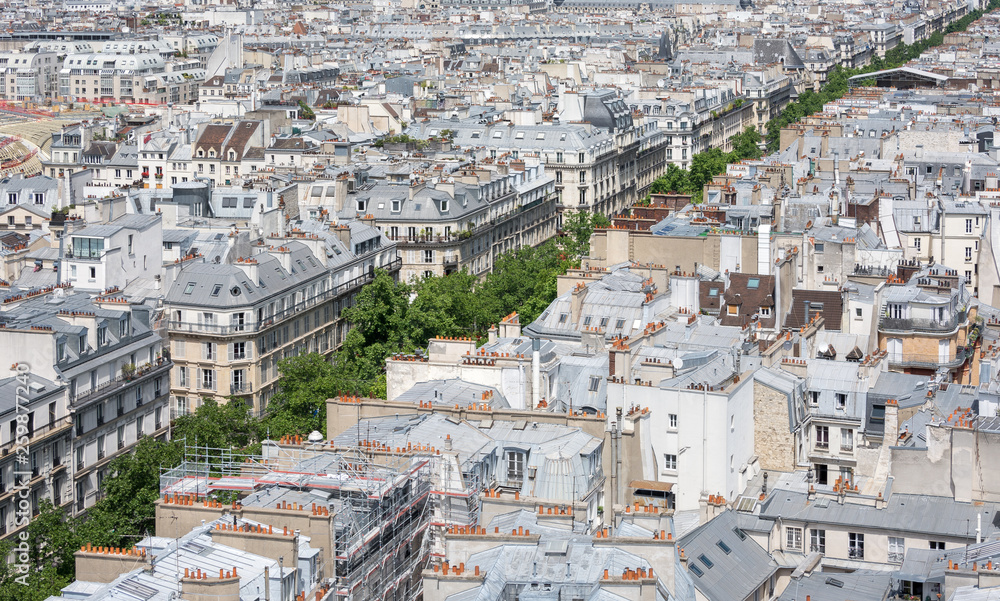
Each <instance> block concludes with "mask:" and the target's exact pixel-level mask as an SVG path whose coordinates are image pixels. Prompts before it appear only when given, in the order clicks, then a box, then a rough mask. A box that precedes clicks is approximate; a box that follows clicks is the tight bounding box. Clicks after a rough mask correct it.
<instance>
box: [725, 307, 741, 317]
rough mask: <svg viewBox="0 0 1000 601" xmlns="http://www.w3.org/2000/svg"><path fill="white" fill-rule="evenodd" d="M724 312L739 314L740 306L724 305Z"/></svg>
mask: <svg viewBox="0 0 1000 601" xmlns="http://www.w3.org/2000/svg"><path fill="white" fill-rule="evenodd" d="M726 312H727V313H728V314H729V315H739V314H740V306H739V305H726Z"/></svg>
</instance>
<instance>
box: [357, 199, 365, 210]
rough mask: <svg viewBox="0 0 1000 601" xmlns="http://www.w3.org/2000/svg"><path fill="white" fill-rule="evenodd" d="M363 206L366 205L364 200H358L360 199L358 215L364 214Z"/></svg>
mask: <svg viewBox="0 0 1000 601" xmlns="http://www.w3.org/2000/svg"><path fill="white" fill-rule="evenodd" d="M365 204H366V203H365V200H364V199H360V198H359V199H358V212H359V213H364V212H365Z"/></svg>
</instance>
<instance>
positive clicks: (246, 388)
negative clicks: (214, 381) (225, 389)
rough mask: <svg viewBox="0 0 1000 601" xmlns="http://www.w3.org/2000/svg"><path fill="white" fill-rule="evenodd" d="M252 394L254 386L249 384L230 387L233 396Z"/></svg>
mask: <svg viewBox="0 0 1000 601" xmlns="http://www.w3.org/2000/svg"><path fill="white" fill-rule="evenodd" d="M252 393H253V384H250V383H249V382H246V383H242V384H230V385H229V394H231V395H243V394H252Z"/></svg>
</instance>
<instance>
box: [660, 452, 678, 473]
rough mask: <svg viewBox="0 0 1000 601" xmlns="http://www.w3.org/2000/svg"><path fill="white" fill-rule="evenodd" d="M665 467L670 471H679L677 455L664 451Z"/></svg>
mask: <svg viewBox="0 0 1000 601" xmlns="http://www.w3.org/2000/svg"><path fill="white" fill-rule="evenodd" d="M663 469H665V470H670V471H677V455H672V454H670V453H664V455H663Z"/></svg>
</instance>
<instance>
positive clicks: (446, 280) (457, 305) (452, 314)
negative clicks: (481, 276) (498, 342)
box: [407, 270, 483, 347]
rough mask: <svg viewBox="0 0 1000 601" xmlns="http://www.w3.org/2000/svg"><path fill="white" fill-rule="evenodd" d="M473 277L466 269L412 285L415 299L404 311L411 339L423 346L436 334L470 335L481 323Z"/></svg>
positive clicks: (474, 277) (476, 280)
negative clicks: (405, 311)
mask: <svg viewBox="0 0 1000 601" xmlns="http://www.w3.org/2000/svg"><path fill="white" fill-rule="evenodd" d="M477 282H478V278H476V276H474V275H471V274H470V273H468V272H467V271H465V270H462V271H460V272H457V273H452V274H450V275H447V276H444V277H441V276H432V277H428V278H424V279H423V280H421V281H420V282H418V283H416V284H415V285H414V289H415V292H416V298H415V299H414V300H413V303H412V304H411V305H410V307H409V309H408V311H407V322H408V323H409V327H410V339H411V340H413V343H414V345H416V346H419V347H423V346H426V345H427V341H428V340H429V339H431V338H434V337H436V336H470V335H475V334H476V332H477V331H478V327H477V326H481V325H482V324H483V319H482V317H483V316H482V313H481V311H482V305H481V303H480V302H479V299H478V297H477V295H476V294H475V287H476V284H477Z"/></svg>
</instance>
